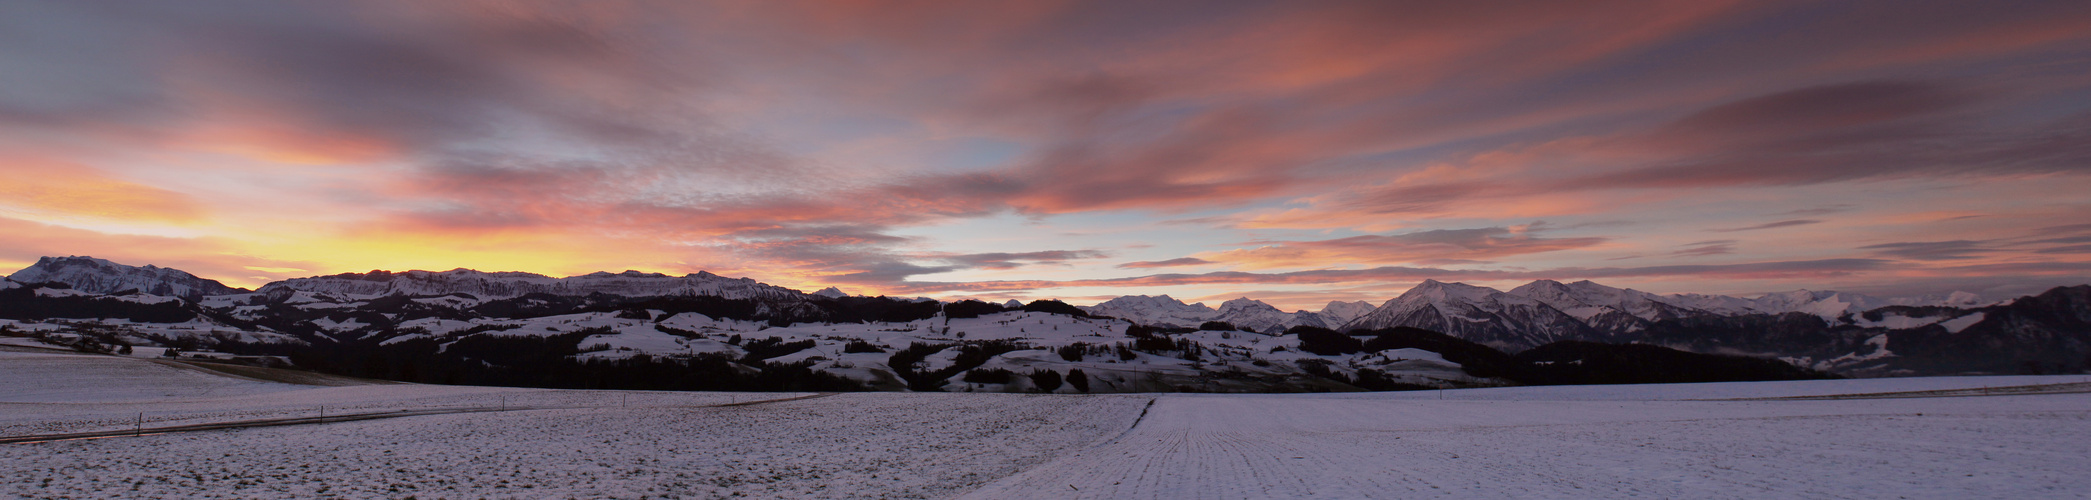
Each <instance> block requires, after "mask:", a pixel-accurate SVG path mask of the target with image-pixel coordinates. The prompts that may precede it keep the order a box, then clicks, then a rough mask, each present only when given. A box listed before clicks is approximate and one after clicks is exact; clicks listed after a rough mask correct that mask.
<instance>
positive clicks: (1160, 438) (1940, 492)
mask: <svg viewBox="0 0 2091 500" xmlns="http://www.w3.org/2000/svg"><path fill="white" fill-rule="evenodd" d="M2084 378H2085V377H2082V376H2070V377H1995V378H1992V380H1981V379H1950V378H1935V379H1902V380H1893V381H1875V380H1861V381H1825V382H1816V383H1788V382H1780V383H1765V384H1707V385H1716V386H1725V387H1705V386H1702V385H1698V384H1677V385H1665V386H1616V387H1589V388H1586V387H1546V388H1514V389H1472V390H1453V391H1445V395H1444V397H1445V399H1444V400H1438V399H1435V398H1437V397H1438V395H1437V394H1436V393H1435V391H1430V392H1427V393H1381V394H1364V395H1356V394H1353V395H1329V396H1323V395H1224V396H1199V395H1171V396H1166V397H1162V398H1160V399H1159V400H1158V401H1157V403H1156V404H1155V406H1154V407H1153V408H1152V410H1151V411H1150V412H1149V413H1148V415H1147V416H1146V417H1145V418H1144V419H1143V421H1142V422H1141V423H1140V424H1139V425H1138V426H1137V427H1135V428H1134V429H1132V430H1131V431H1128V432H1127V433H1126V434H1125V435H1123V436H1120V437H1118V438H1116V439H1113V440H1112V441H1110V442H1108V443H1105V444H1103V445H1099V446H1096V447H1093V448H1089V449H1085V450H1082V451H1080V452H1077V453H1075V454H1073V455H1069V456H1066V457H1062V458H1061V459H1059V460H1055V461H1054V462H1052V463H1049V464H1046V465H1044V466H1041V467H1037V468H1033V469H1030V470H1027V471H1025V472H1024V473H1022V474H1018V475H1016V476H1012V477H1009V478H1004V479H1002V480H999V481H997V482H995V483H993V484H990V485H988V486H986V487H984V488H982V489H980V490H977V491H975V492H973V493H972V494H970V495H968V497H969V498H1294V497H1306V496H1319V497H1331V498H1417V497H1456V498H1618V497H1636V496H1638V497H1656V498H1764V497H1776V498H2082V495H2083V494H2084V492H2086V491H2091V475H2086V474H2084V471H2087V470H2091V451H2087V450H2086V449H2085V448H2084V447H2083V446H2082V437H2083V436H2086V435H2091V395H2087V394H2080V393H2078V394H2052V395H2036V396H1989V397H1946V398H1911V399H1865V400H1842V401H1720V402H1710V401H1685V400H1687V399H1696V398H1703V397H1709V396H1712V397H1730V396H1733V397H1742V396H1748V397H1770V396H1798V395H1815V394H1851V393H1856V392H1866V391H1873V390H1883V389H1885V390H1894V391H1913V390H1933V389H1946V388H1971V387H1984V386H1992V385H1997V386H2001V385H2021V384H2027V383H2072V382H2081V381H2083V380H2084ZM1702 389H1706V390H1702ZM1551 391H1558V393H1550V392H1551ZM1556 394H1558V395H1559V396H1560V397H1550V396H1554V395H1556ZM1510 396H1514V397H1510Z"/></svg>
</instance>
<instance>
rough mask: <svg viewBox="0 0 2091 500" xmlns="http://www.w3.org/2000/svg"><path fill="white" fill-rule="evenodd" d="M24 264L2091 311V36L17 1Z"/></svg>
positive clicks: (1880, 10)
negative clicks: (1523, 288) (1959, 295)
mask: <svg viewBox="0 0 2091 500" xmlns="http://www.w3.org/2000/svg"><path fill="white" fill-rule="evenodd" d="M0 13H4V15H0V68H5V70H4V71H0V268H8V269H14V268H20V267H25V266H28V265H29V264H31V263H34V262H35V261H36V259H37V258H38V257H39V256H46V255H92V256H95V257H100V258H105V259H110V260H114V261H117V262H120V263H125V264H131V265H144V264H155V265H160V266H164V267H175V268H178V269H183V270H186V271H189V272H192V273H194V274H197V275H199V276H203V277H206V278H212V279H217V280H220V281H224V282H225V283H227V284H230V285H234V286H242V287H250V288H251V287H258V286H260V285H262V284H265V283H268V282H270V281H274V280H279V279H285V278H292V277H302V276H313V275H321V274H335V273H342V272H363V271H369V270H376V269H384V270H392V271H402V270H408V269H425V270H447V269H453V268H471V269H479V270H485V271H528V272H536V273H542V274H548V275H553V276H567V275H575V274H585V273H589V272H595V271H612V272H616V271H622V270H627V269H631V270H640V271H650V272H663V273H670V274H677V275H680V274H684V273H692V272H697V271H699V270H707V271H711V272H714V273H717V274H721V275H726V276H736V277H738V276H746V277H751V278H755V279H757V280H760V281H763V282H767V283H772V284H777V285H782V286H788V287H793V288H799V289H802V290H814V289H818V288H822V287H827V286H836V287H839V288H841V289H843V290H844V291H846V292H849V293H855V294H867V295H880V294H884V295H895V296H930V297H937V298H945V299H952V298H961V297H973V298H983V299H990V300H998V301H999V300H1004V299H1011V298H1015V299H1026V300H1028V299H1041V298H1060V299H1064V300H1068V301H1070V302H1074V303H1078V304H1079V303H1093V302H1096V301H1099V300H1103V299H1106V298H1109V297H1113V296H1118V295H1134V294H1143V295H1154V294H1169V295H1171V296H1173V297H1177V298H1180V299H1185V300H1189V301H1220V300H1226V299H1230V298H1234V297H1241V296H1248V297H1254V298H1258V299H1262V300H1264V301H1265V302H1269V303H1272V304H1274V305H1278V306H1279V307H1282V308H1286V309H1288V310H1290V309H1308V310H1317V309H1320V307H1321V305H1323V304H1326V303H1327V302H1329V301H1332V300H1345V301H1350V300H1366V301H1370V302H1373V303H1375V304H1376V303H1379V302H1381V301H1384V300H1386V299H1388V298H1390V297H1393V296H1395V295H1398V294H1400V293H1401V292H1402V291H1404V290H1406V289H1408V288H1409V287H1411V286H1413V285H1415V284H1416V283H1418V282H1420V281H1422V280H1424V279H1438V280H1441V281H1464V282H1468V283H1474V284H1481V285H1488V286H1495V287H1498V288H1503V289H1507V288H1509V287H1514V286H1516V285H1518V284H1521V283H1524V282H1527V281H1531V280H1535V279H1556V280H1563V281H1570V280H1583V279H1588V280H1593V281H1597V282H1600V283H1605V284H1608V285H1613V286H1621V287H1633V288H1637V289H1641V290H1647V291H1652V292H1658V293H1678V292H1695V293H1725V294H1740V295H1748V294H1754V293H1765V292H1773V291H1784V290H1792V289H1798V288H1808V289H1818V290H1819V289H1835V290H1845V291H1855V292H1862V293H1872V294H1877V295H1885V296H1910V295H1923V294H1935V293H1943V292H1948V291H1954V290H1965V291H1971V292H1977V293H1981V294H1985V295H1988V296H1991V297H1993V298H2005V297H2009V296H2016V295H2022V294H2027V293H2037V292H2039V291H2040V290H2042V289H2044V288H2047V287H2050V286H2056V285H2073V284H2083V283H2087V282H2091V3H2087V2H2081V1H2076V2H2070V1H2056V2H2013V1H1990V2H1925V1H1908V0H1904V1H1886V2H1865V1H1856V2H1784V1H1767V0H1757V1H1737V2H1726V1H1719V0H1705V1H1690V2H1677V1H1648V2H1640V1H1619V2H1615V1H1583V2H1563V1H1536V2H1491V1H1477V2H1395V1H1365V2H1338V1H1326V2H1322V1H1317V2H1220V1H1190V2H1167V1H1155V2H1111V1H1103V2H1073V1H1069V2H1063V1H1038V2H1023V1H1015V2H965V1H951V2H924V1H899V2H869V1H806V2H799V1H719V2H686V1H673V2H670V1H661V2H618V1H592V2H519V1H500V2H464V1H458V2H420V1H413V2H384V1H356V2H276V1H258V2H219V1H195V2H144V1H139V2H124V1H115V2H67V1H49V2H34V1H32V2H21V1H5V2H0Z"/></svg>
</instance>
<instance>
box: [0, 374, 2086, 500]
mask: <svg viewBox="0 0 2091 500" xmlns="http://www.w3.org/2000/svg"><path fill="white" fill-rule="evenodd" d="M191 375H195V376H194V377H192V376H191ZM199 377H200V378H199ZM213 377H215V378H213ZM2084 381H2085V377H2083V376H2050V377H1980V378H1928V379H1878V380H1847V381H1808V382H1772V383H1742V384H1683V385H1651V386H1593V387H1545V388H1498V389H1470V390H1448V391H1444V392H1443V393H1442V394H1440V393H1439V392H1437V391H1423V392H1406V393H1353V394H1294V395H1191V394H1170V395H1099V396H1080V395H1010V394H942V393H921V394H918V393H855V394H839V395H832V396H821V397H814V398H810V399H796V400H790V401H779V402H770V403H760V404H752V405H740V406H720V405H721V404H722V403H746V402H749V401H750V400H776V399H785V398H793V397H798V396H807V395H806V394H755V393H665V392H639V391H553V390H536V389H510V388H484V387H445V386H424V385H410V384H373V385H343V386H337V387H314V386H306V385H294V384H286V383H281V382H271V381H267V380H261V379H254V378H242V377H237V376H232V375H227V374H223V373H217V372H213V371H209V370H196V369H192V368H184V367H179V366H171V365H169V364H168V363H156V362H153V361H149V360H140V359H127V358H116V357H105V356H79V355H68V354H43V353H27V352H0V435H5V436H14V435H23V434H39V433H52V432H77V431H92V430H110V429H123V428H127V427H128V426H131V425H136V424H135V423H134V419H136V418H137V415H138V414H139V413H144V414H145V419H146V423H145V426H146V427H155V426H163V425H178V424H183V423H195V422H209V421H230V420H242V419H251V418H271V417H281V416H303V415H306V414H308V413H311V412H314V411H316V407H317V406H319V405H327V406H328V407H329V408H333V409H334V410H330V411H342V412H357V411H385V410H392V409H426V408H443V407H457V408H473V407H479V408H484V407H488V406H495V405H504V404H505V405H508V406H509V407H510V411H500V412H484V413H462V414H447V415H427V416H413V417H403V418H394V419H386V420H369V421H358V422H337V423H328V424H323V425H297V426H283V427H262V428H248V429H234V430H217V431H199V432H171V433H165V434H158V435H146V436H143V437H119V438H105V439H88V440H73V441H58V442H45V443H35V444H0V475H4V477H7V478H9V479H8V480H7V481H5V482H0V496H8V497H37V498H64V497H75V498H104V497H116V496H139V497H210V496H219V497H277V498H280V497H323V496H345V497H406V496H415V497H420V498H486V497H493V498H503V497H508V498H553V497H558V498H564V497H644V496H653V497H699V498H703V497H725V496H736V495H738V496H749V497H757V498H763V497H824V498H865V497H871V498H877V497H900V498H949V497H961V496H962V497H968V498H1287V497H1304V496H1314V497H1326V498H1416V497H1429V498H1437V497H1449V498H1505V497H1516V498H1591V497H1604V498H1611V497H1656V498H1680V497H1682V498H1764V497H1777V498H1896V497H1908V498H1964V497H1977V498H2081V497H2082V496H2083V493H2082V492H2085V491H2091V475H2087V474H2085V471H2091V451H2087V449H2086V448H2085V447H2084V446H2083V437H2084V436H2091V394H2083V393H2080V392H2068V393H2060V394H2041V395H2012V396H1973V397H1926V398H1894V399H1851V400H1833V401H1791V400H1783V401H1782V400H1737V401H1708V400H1720V399H1737V398H1766V397H1788V396H1823V395H1848V394H1862V393H1890V392H1908V391H1927V390H1945V389H1979V388H1983V387H2005V386H2023V385H2041V384H2078V385H2068V386H2063V388H2065V389H2070V388H2081V387H2083V386H2082V385H2081V383H2082V382H2084ZM816 396H818V395H816ZM1439 398H1443V399H1439ZM1150 401H1152V404H1151V406H1150ZM1143 415H1144V416H1143ZM1136 423H1137V424H1136Z"/></svg>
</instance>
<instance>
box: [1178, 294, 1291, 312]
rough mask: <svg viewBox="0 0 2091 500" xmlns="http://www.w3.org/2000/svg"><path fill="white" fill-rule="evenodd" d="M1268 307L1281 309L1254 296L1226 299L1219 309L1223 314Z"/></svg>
mask: <svg viewBox="0 0 2091 500" xmlns="http://www.w3.org/2000/svg"><path fill="white" fill-rule="evenodd" d="M1179 303H1180V302H1179ZM1266 309H1267V310H1272V311H1279V309H1278V308H1277V307H1276V306H1272V305H1270V304H1265V303H1263V301H1261V300H1256V299H1252V298H1248V297H1242V298H1238V299H1234V300H1229V301H1226V302H1221V303H1220V309H1219V311H1220V314H1222V315H1225V314H1228V313H1231V312H1242V311H1252V310H1254V311H1260V310H1266ZM1279 312H1284V311H1279Z"/></svg>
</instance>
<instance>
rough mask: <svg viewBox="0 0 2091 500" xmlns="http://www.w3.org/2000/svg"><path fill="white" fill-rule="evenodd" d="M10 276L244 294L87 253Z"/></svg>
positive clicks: (168, 292) (76, 285)
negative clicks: (86, 254) (87, 254)
mask: <svg viewBox="0 0 2091 500" xmlns="http://www.w3.org/2000/svg"><path fill="white" fill-rule="evenodd" d="M8 279H11V280H14V281H15V282H18V283H24V284H27V283H47V282H58V283H65V284H66V285H69V286H72V288H73V289H74V290H78V291H81V292H86V293H98V294H106V293H115V292H121V291H124V290H136V291H138V292H142V293H147V294H152V295H160V296H167V297H181V298H185V299H189V300H197V299H200V298H202V297H204V296H208V295H226V294H233V293H242V292H245V291H246V290H243V289H237V288H233V287H229V286H225V284H224V283H219V282H218V281H217V280H208V279H203V278H198V277H196V275H193V274H189V273H187V272H183V271H182V270H180V269H170V268H164V267H158V266H153V265H150V264H148V265H145V266H143V267H139V266H127V265H123V264H118V263H115V262H110V261H107V260H102V259H97V258H94V257H85V256H69V257H43V258H41V259H37V261H36V264H32V265H30V266H29V267H27V268H23V269H22V270H20V271H15V273H14V274H12V275H9V276H8Z"/></svg>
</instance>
